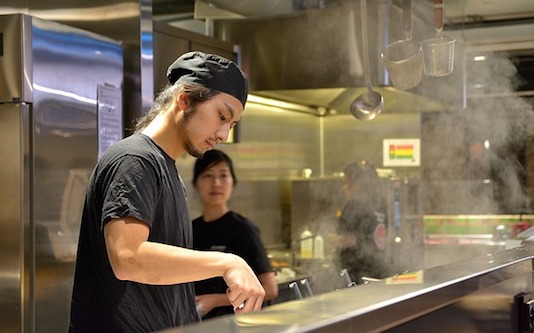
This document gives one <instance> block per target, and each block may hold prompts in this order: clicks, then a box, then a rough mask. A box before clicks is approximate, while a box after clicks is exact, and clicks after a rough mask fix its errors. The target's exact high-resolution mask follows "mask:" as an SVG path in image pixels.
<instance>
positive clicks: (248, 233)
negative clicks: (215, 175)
mask: <svg viewBox="0 0 534 333" xmlns="http://www.w3.org/2000/svg"><path fill="white" fill-rule="evenodd" d="M193 248H194V249H195V250H211V251H222V252H228V253H233V254H235V255H238V256H240V257H241V258H243V259H244V260H245V261H246V262H247V263H248V264H249V265H250V267H251V268H252V270H253V271H254V273H256V275H259V274H262V273H266V272H271V271H272V268H271V263H270V261H269V258H268V257H267V254H266V252H265V248H264V247H263V243H262V242H261V238H260V231H259V229H258V227H257V226H256V225H255V224H254V223H253V222H252V221H250V220H249V219H247V218H245V217H243V216H241V215H239V214H238V213H235V212H233V211H229V212H228V213H226V214H224V215H223V216H221V217H220V218H219V219H217V220H215V221H211V222H205V221H204V219H203V218H202V217H198V218H196V219H195V220H193ZM227 288H228V287H227V286H226V283H225V282H224V280H223V278H221V277H217V278H212V279H208V280H203V281H198V282H195V289H196V293H197V295H204V294H225V293H226V289H227ZM229 313H234V310H233V308H232V307H231V306H227V307H218V308H215V309H213V310H212V311H210V312H209V313H208V314H206V315H205V316H204V319H207V318H212V317H215V316H220V315H224V314H229Z"/></svg>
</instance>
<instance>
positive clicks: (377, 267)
mask: <svg viewBox="0 0 534 333" xmlns="http://www.w3.org/2000/svg"><path fill="white" fill-rule="evenodd" d="M386 226H387V215H386V205H385V202H384V203H379V204H372V203H370V202H366V201H364V200H359V199H353V200H350V201H348V202H347V203H346V204H345V206H344V207H343V210H342V212H341V216H340V217H339V220H338V226H337V232H338V233H340V234H349V235H352V236H355V237H356V245H355V246H353V247H349V248H343V249H341V250H340V253H339V255H340V264H341V266H342V267H341V268H346V269H347V270H348V272H349V274H350V276H351V278H352V280H353V281H354V282H356V283H361V282H362V281H361V280H360V279H361V278H362V277H371V278H385V277H387V276H388V271H389V269H388V267H387V263H386V252H385V248H386V243H387V229H386Z"/></svg>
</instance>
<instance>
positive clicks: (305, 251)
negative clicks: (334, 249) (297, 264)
mask: <svg viewBox="0 0 534 333" xmlns="http://www.w3.org/2000/svg"><path fill="white" fill-rule="evenodd" d="M312 256H313V234H312V232H311V231H310V230H309V229H308V228H306V230H304V231H303V232H302V233H301V234H300V257H301V258H304V259H311V258H312Z"/></svg>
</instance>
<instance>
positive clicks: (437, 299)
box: [165, 244, 534, 333]
mask: <svg viewBox="0 0 534 333" xmlns="http://www.w3.org/2000/svg"><path fill="white" fill-rule="evenodd" d="M533 256H534V244H526V245H523V246H520V247H516V248H513V249H510V250H504V251H499V252H496V253H491V254H487V255H484V256H479V257H476V258H472V259H469V260H465V261H460V262H456V263H451V264H448V265H444V266H438V267H433V268H429V269H426V270H421V271H418V272H412V273H409V274H406V275H403V276H397V277H394V278H388V279H384V280H381V281H378V282H371V283H369V284H367V285H358V286H355V287H352V288H345V289H341V290H337V291H333V292H328V293H325V294H321V295H316V296H312V297H308V298H304V299H302V300H295V301H289V302H285V303H280V304H275V305H272V306H269V307H266V308H264V309H262V310H261V311H258V312H254V313H247V314H243V315H239V316H233V315H229V316H225V317H221V318H216V319H212V320H208V321H205V322H204V323H201V324H196V325H191V326H189V327H184V328H180V329H171V330H166V331H165V333H172V332H176V333H178V332H179V333H200V332H218V333H226V332H228V333H230V332H233V333H234V332H250V333H263V332H265V333H267V332H268V333H274V332H294V333H297V332H312V331H315V332H319V330H318V328H321V327H323V328H324V327H328V326H330V325H334V324H335V323H336V322H340V321H344V320H348V319H350V320H353V321H354V324H355V325H358V326H356V327H358V331H361V332H373V331H374V332H378V331H380V330H381V329H383V328H388V327H392V326H394V325H397V324H399V322H402V321H403V320H404V321H405V320H406V318H409V317H410V316H412V317H413V316H414V315H416V314H418V313H422V312H425V311H426V312H428V311H432V310H433V309H437V308H439V307H443V306H445V305H447V304H450V303H452V302H454V301H456V300H458V299H459V298H461V297H463V296H465V295H468V294H470V293H474V292H476V291H478V290H481V289H483V288H485V287H486V286H488V285H490V284H496V283H499V281H502V280H505V279H510V278H511V277H513V276H516V275H521V274H528V273H530V272H532V258H533ZM422 300H424V301H422Z"/></svg>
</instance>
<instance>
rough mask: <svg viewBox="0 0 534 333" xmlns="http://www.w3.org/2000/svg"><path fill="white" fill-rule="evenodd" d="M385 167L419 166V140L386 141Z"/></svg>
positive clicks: (384, 147)
mask: <svg viewBox="0 0 534 333" xmlns="http://www.w3.org/2000/svg"><path fill="white" fill-rule="evenodd" d="M383 150H384V154H383V156H384V166H419V164H420V155H421V154H420V140H419V139H384V141H383Z"/></svg>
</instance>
